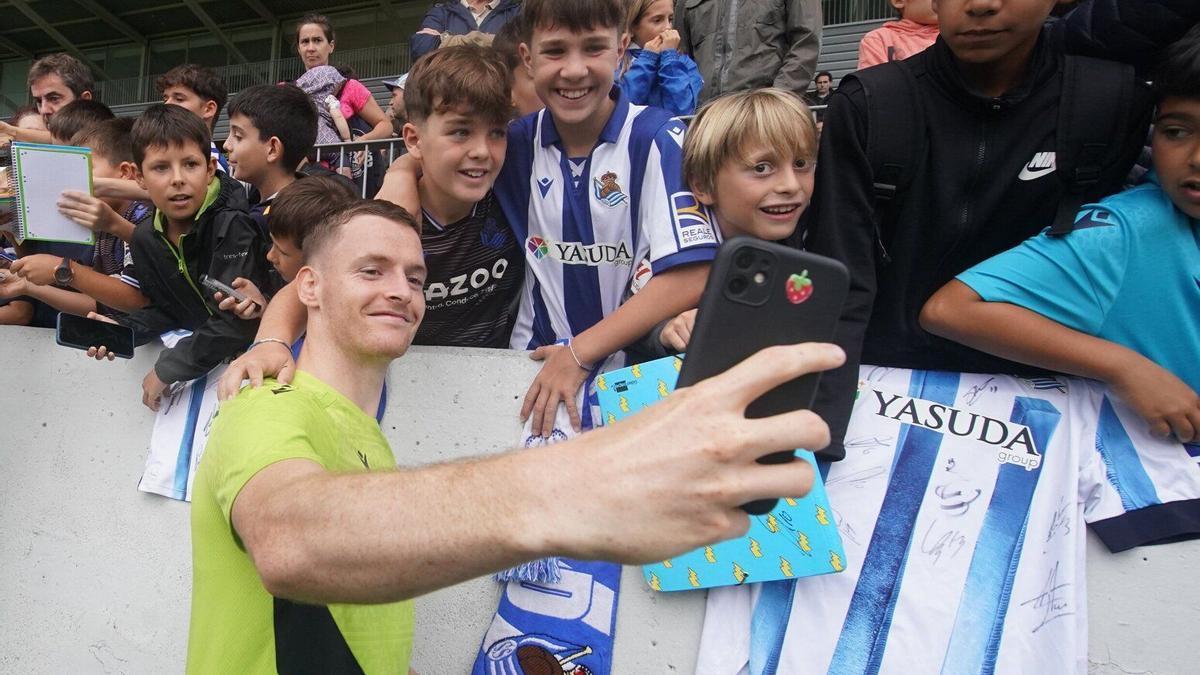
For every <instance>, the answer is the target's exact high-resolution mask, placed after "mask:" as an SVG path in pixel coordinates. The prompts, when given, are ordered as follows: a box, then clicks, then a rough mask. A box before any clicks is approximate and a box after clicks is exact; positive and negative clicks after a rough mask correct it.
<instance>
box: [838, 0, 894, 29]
mask: <svg viewBox="0 0 1200 675" xmlns="http://www.w3.org/2000/svg"><path fill="white" fill-rule="evenodd" d="M821 11H822V13H823V14H824V16H825V25H826V26H832V25H835V24H839V23H857V22H859V21H877V20H879V19H893V18H896V10H895V9H894V8H893V7H892V5H891V3H890V2H888V0H821Z"/></svg>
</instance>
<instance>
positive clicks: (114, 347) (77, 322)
mask: <svg viewBox="0 0 1200 675" xmlns="http://www.w3.org/2000/svg"><path fill="white" fill-rule="evenodd" d="M55 340H56V341H57V342H58V344H60V345H62V346H64V347H74V348H75V349H82V350H84V351H87V350H88V348H90V347H105V348H107V349H108V351H110V352H112V353H113V354H116V355H117V356H119V357H121V358H123V359H132V358H133V329H132V328H126V327H125V326H121V325H118V324H115V323H107V322H105V321H97V320H96V319H85V318H83V317H82V316H75V315H74V314H59V315H58V326H57V331H56V334H55Z"/></svg>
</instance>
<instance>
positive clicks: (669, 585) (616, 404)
mask: <svg viewBox="0 0 1200 675" xmlns="http://www.w3.org/2000/svg"><path fill="white" fill-rule="evenodd" d="M682 364H683V361H682V360H681V359H680V358H679V357H673V356H669V357H667V358H664V359H659V360H657V361H649V362H647V363H642V364H639V365H636V366H631V367H629V368H624V369H621V370H615V371H612V372H608V373H604V374H603V375H601V376H599V377H597V378H596V389H597V396H598V398H599V402H600V409H601V412H602V413H603V414H602V417H603V419H604V420H605V423H606V424H615V423H618V422H620V420H622V419H624V418H626V417H628V416H630V415H632V414H634V413H636V412H638V411H639V410H641V409H643V408H645V407H647V406H649V405H653V404H654V403H657V402H658V401H661V400H662V399H664V398H666V397H667V396H668V395H670V393H671V391H673V390H674V388H675V382H676V380H677V379H678V378H679V371H680V368H681V367H682ZM796 456H797V458H798V459H799V460H802V461H807V462H809V463H810V464H813V465H814V469H815V465H816V460H815V458H814V457H813V454H812V453H810V452H808V451H807V450H797V451H796ZM814 473H815V474H816V475H815V476H814V481H813V488H812V490H811V491H810V492H809V494H808V495H806V496H804V497H788V498H784V499H782V500H780V502H779V504H778V505H777V506H776V508H775V510H774V511H772V512H771V513H769V514H767V515H764V516H752V517H751V518H750V530H749V531H748V532H747V533H746V535H745V536H743V537H741V538H738V539H731V540H729V541H724V542H720V543H716V544H713V545H711V546H705V547H702V548H699V549H696V550H695V551H691V552H689V553H685V554H683V555H681V556H678V557H676V558H672V559H670V560H664V561H662V562H660V563H655V564H653V565H645V566H644V567H643V568H642V572H643V574H644V575H645V578H646V583H647V584H648V585H649V586H650V588H652V589H653V590H655V591H682V590H695V589H700V588H714V587H717V586H733V585H737V584H743V583H757V582H764V581H776V580H779V579H788V578H796V577H806V576H813V575H817V574H832V573H836V572H840V571H842V570H843V569H845V555H846V554H845V551H844V549H843V548H842V540H841V536H840V535H839V534H838V531H837V527H836V520H837V518H836V514H834V512H833V510H832V509H831V508H830V507H829V501H828V499H827V498H826V496H825V486H824V482H823V481H822V480H821V476H820V474H819V473H818V472H814ZM822 551H826V552H827V554H826V553H821V552H822Z"/></svg>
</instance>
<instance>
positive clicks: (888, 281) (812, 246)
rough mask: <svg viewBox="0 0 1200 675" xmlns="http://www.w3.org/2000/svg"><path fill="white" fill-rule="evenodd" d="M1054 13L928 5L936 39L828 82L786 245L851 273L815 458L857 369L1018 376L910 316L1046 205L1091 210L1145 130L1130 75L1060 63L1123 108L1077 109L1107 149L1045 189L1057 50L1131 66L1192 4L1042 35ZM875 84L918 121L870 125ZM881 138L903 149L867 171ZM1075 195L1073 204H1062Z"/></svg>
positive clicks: (875, 109) (1131, 11)
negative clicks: (1099, 128)
mask: <svg viewBox="0 0 1200 675" xmlns="http://www.w3.org/2000/svg"><path fill="white" fill-rule="evenodd" d="M1055 4H1056V0H987V1H986V2H985V1H983V0H935V2H934V6H935V9H936V11H937V14H938V19H939V23H940V24H941V37H940V38H939V39H938V41H937V42H936V43H935V44H934V45H933V46H932V47H930V48H929V49H928V50H926V51H925V52H922V53H920V54H918V55H916V56H913V57H912V58H909V59H907V60H905V61H898V62H893V63H887V64H883V65H880V66H877V67H875V68H871V69H868V70H866V71H863V72H861V73H860V74H859V75H858V76H850V77H848V78H846V79H844V80H843V82H842V85H841V87H840V88H839V89H838V91H837V92H836V93H835V94H834V96H833V98H832V99H831V101H830V106H829V109H828V110H827V112H826V115H825V126H824V131H823V134H822V137H821V148H820V151H819V154H818V160H817V175H816V190H815V194H814V197H813V203H812V206H811V208H810V209H809V211H808V212H807V213H806V214H805V219H804V220H803V221H802V222H801V233H802V234H800V235H799V236H800V237H802V241H803V244H804V246H805V247H806V248H807V249H808V250H810V251H812V252H815V253H819V254H822V255H827V256H830V257H833V258H836V259H838V260H840V261H842V262H843V263H845V264H846V266H847V267H848V268H849V269H850V272H851V290H850V295H849V297H848V299H847V305H846V308H845V309H844V310H843V314H842V317H841V321H840V324H839V327H838V335H837V340H838V342H839V343H840V344H841V346H842V347H843V348H844V349H845V350H846V353H847V360H846V365H845V366H844V367H842V368H840V369H838V370H837V371H833V372H830V373H826V374H825V377H824V378H822V381H821V388H820V392H819V394H818V399H817V403H816V405H814V410H815V411H816V412H817V413H818V414H820V415H821V416H822V417H823V418H824V419H825V420H826V421H827V422H828V423H829V426H830V429H831V431H832V435H833V443H832V444H831V445H830V446H829V448H828V449H827V450H826V451H825V454H826V455H828V456H829V457H830V458H831V459H840V458H841V457H842V456H843V455H844V449H843V447H842V435H843V433H844V431H845V428H846V423H847V421H848V419H849V413H850V407H851V404H852V402H853V399H854V392H855V390H856V385H857V382H858V374H859V371H858V367H859V365H860V363H869V364H872V365H878V366H891V367H902V368H919V369H933V370H952V371H962V372H1016V373H1020V372H1029V367H1028V366H1021V365H1018V364H1014V363H1011V362H1008V361H1004V360H1001V359H998V358H995V357H992V356H988V355H986V354H983V353H981V352H978V351H975V350H972V349H968V348H966V347H963V346H961V345H957V344H955V343H951V342H949V341H947V340H944V339H941V338H938V337H935V336H932V335H930V334H929V333H926V332H925V331H924V330H922V329H921V327H920V325H919V323H918V316H919V314H920V311H921V307H922V306H923V305H924V303H925V301H926V300H927V299H928V298H929V297H930V296H931V295H932V294H933V293H934V292H935V291H936V290H937V289H938V288H940V287H941V286H942V285H944V284H945V283H946V282H948V281H949V280H950V279H952V278H953V277H954V276H955V275H957V274H958V273H960V272H962V271H964V270H965V269H967V268H968V267H971V266H972V265H974V264H976V263H978V262H981V261H983V260H985V259H987V258H989V257H991V256H993V255H995V254H997V253H999V252H1001V251H1004V250H1007V249H1009V248H1011V247H1013V246H1015V245H1016V244H1017V243H1019V242H1021V241H1023V240H1024V239H1026V238H1028V237H1030V236H1032V235H1034V234H1036V233H1037V232H1038V231H1040V230H1041V229H1043V228H1045V227H1046V226H1048V225H1050V224H1051V223H1053V222H1054V221H1055V219H1056V216H1057V215H1058V211H1059V205H1060V202H1063V203H1066V202H1068V201H1071V200H1078V201H1079V203H1082V201H1084V200H1085V198H1086V200H1087V201H1095V200H1098V199H1099V198H1100V197H1102V196H1104V195H1107V194H1111V193H1113V192H1116V191H1118V190H1119V189H1120V188H1121V181H1122V179H1123V178H1124V176H1125V173H1126V171H1127V169H1128V168H1129V165H1131V164H1132V162H1133V159H1134V158H1135V157H1136V154H1137V150H1138V148H1140V147H1141V144H1142V142H1143V140H1144V138H1145V135H1146V130H1147V129H1148V122H1149V114H1150V100H1149V96H1148V94H1147V92H1145V90H1144V88H1143V87H1141V85H1139V84H1138V83H1137V81H1136V78H1135V75H1134V72H1133V69H1127V70H1125V71H1121V69H1120V67H1119V66H1115V65H1113V64H1111V63H1107V64H1106V63H1099V62H1096V61H1090V62H1089V61H1085V60H1079V61H1075V63H1077V64H1082V65H1079V67H1078V69H1077V71H1076V72H1077V73H1082V77H1079V78H1078V79H1079V80H1080V81H1082V83H1083V84H1082V88H1083V89H1084V90H1086V88H1087V87H1088V86H1089V81H1088V80H1089V77H1090V75H1091V74H1092V73H1101V72H1102V73H1106V74H1107V77H1108V79H1109V80H1110V81H1112V80H1118V81H1119V80H1121V79H1122V78H1123V79H1124V82H1123V84H1124V85H1125V86H1126V88H1125V91H1126V92H1128V94H1129V95H1128V96H1122V97H1120V98H1122V99H1124V100H1121V101H1112V102H1111V103H1112V107H1115V106H1116V105H1117V104H1120V105H1122V106H1124V112H1123V114H1122V115H1120V116H1116V117H1114V115H1113V114H1111V113H1110V112H1109V111H1108V110H1107V108H1108V107H1109V106H1107V105H1104V106H1098V107H1097V108H1095V109H1092V108H1088V107H1087V106H1082V107H1083V108H1084V109H1085V110H1087V111H1088V112H1087V113H1085V115H1087V114H1090V113H1091V112H1092V111H1093V110H1094V112H1095V118H1096V119H1095V124H1096V125H1107V126H1108V127H1109V128H1111V129H1112V133H1111V135H1110V136H1109V137H1108V138H1106V139H1105V143H1104V145H1105V146H1106V147H1107V148H1117V149H1118V150H1120V151H1118V152H1113V153H1107V156H1108V157H1109V161H1108V163H1107V165H1105V166H1104V167H1103V168H1104V169H1105V171H1103V172H1102V174H1101V175H1098V176H1095V178H1096V180H1094V181H1093V180H1081V179H1080V176H1079V172H1076V171H1071V172H1069V173H1071V176H1069V177H1068V176H1060V175H1059V174H1065V173H1068V172H1067V171H1065V170H1064V171H1059V172H1056V170H1055V167H1056V162H1055V159H1054V158H1055V153H1056V150H1059V149H1060V148H1062V147H1063V144H1062V142H1061V140H1062V139H1060V138H1059V135H1060V129H1059V123H1060V119H1061V117H1060V107H1065V106H1062V105H1060V104H1062V103H1063V101H1064V100H1065V98H1064V95H1063V92H1064V83H1063V78H1064V72H1069V71H1070V68H1067V67H1065V66H1064V64H1065V63H1067V62H1068V61H1070V60H1071V59H1074V58H1075V57H1071V58H1070V59H1068V57H1065V56H1064V53H1071V54H1078V55H1082V56H1094V57H1103V58H1107V59H1113V60H1120V61H1123V62H1126V63H1130V64H1134V65H1139V66H1140V65H1145V64H1146V62H1148V61H1149V59H1150V58H1151V57H1152V56H1153V55H1154V52H1155V51H1156V50H1157V49H1158V48H1160V47H1163V46H1165V45H1167V44H1169V43H1170V42H1172V41H1173V40H1175V39H1178V38H1179V37H1181V36H1182V35H1183V34H1184V33H1186V32H1187V30H1188V29H1189V28H1190V27H1191V26H1192V25H1193V24H1194V23H1196V21H1197V20H1200V3H1197V2H1194V0H1093V1H1091V2H1085V3H1083V4H1082V5H1080V7H1078V8H1077V9H1076V10H1074V11H1073V12H1072V13H1071V14H1069V15H1067V16H1066V17H1065V18H1063V19H1060V20H1058V21H1055V22H1053V23H1049V24H1046V23H1044V22H1045V20H1046V17H1047V16H1048V15H1049V13H1050V11H1051V9H1053V8H1054V6H1055ZM885 78H889V79H885ZM1096 79H1097V80H1098V79H1099V78H1096ZM881 80H884V82H885V83H889V82H890V83H895V82H900V83H901V84H900V87H901V90H900V93H902V94H906V95H907V99H908V102H911V104H912V106H914V107H918V108H920V113H919V114H910V115H907V116H908V117H909V118H910V119H912V120H919V122H917V123H912V124H906V123H904V122H895V123H893V124H891V125H890V126H883V125H878V126H877V127H876V128H871V127H872V126H873V125H872V120H876V121H878V120H879V119H880V117H881V116H880V115H879V111H880V110H895V109H896V108H897V97H896V96H892V95H883V94H882V92H881V89H880V88H873V85H872V83H879V82H880V81H881ZM905 83H906V84H905ZM887 89H890V90H894V89H895V88H894V87H892V86H889V87H887ZM1105 103H1108V102H1105ZM902 105H903V103H902ZM1100 108H1103V109H1100ZM1084 119H1085V122H1084V123H1083V124H1077V123H1072V124H1069V125H1068V128H1065V129H1063V130H1062V131H1061V133H1063V134H1066V133H1072V134H1078V133H1079V132H1081V131H1087V130H1088V127H1090V126H1092V125H1091V124H1090V122H1091V119H1090V118H1089V117H1085V118H1084ZM914 126H915V127H918V128H910V127H914ZM879 127H883V128H879ZM1084 135H1086V134H1084ZM897 137H899V138H905V139H906V138H911V139H912V140H911V141H910V142H908V143H907V145H906V146H905V144H903V143H902V144H900V145H901V147H907V148H909V150H910V152H909V153H908V155H907V156H903V157H901V158H900V160H899V161H898V162H890V163H889V162H878V158H879V157H880V151H879V147H880V146H882V145H888V144H889V143H890V144H891V145H895V142H894V141H889V140H885V139H894V138H897ZM1088 149H1089V150H1095V148H1090V147H1089V148H1088ZM1125 149H1128V152H1124V150H1125ZM900 154H901V155H903V154H904V153H900ZM1080 161H1084V162H1085V163H1086V160H1080ZM1065 164H1066V162H1064V161H1062V160H1059V161H1058V162H1057V165H1058V167H1059V168H1063V167H1064V166H1065ZM1122 165H1123V166H1122ZM1080 166H1081V165H1080V164H1077V165H1076V167H1074V168H1079V167H1080ZM1088 168H1091V165H1089V167H1088ZM1086 178H1092V177H1091V176H1087V177H1086ZM1081 186H1082V188H1083V189H1084V191H1085V192H1086V194H1083V193H1080V194H1074V195H1072V194H1069V193H1071V192H1072V191H1077V190H1079V189H1080V188H1081Z"/></svg>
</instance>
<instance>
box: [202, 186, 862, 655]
mask: <svg viewBox="0 0 1200 675" xmlns="http://www.w3.org/2000/svg"><path fill="white" fill-rule="evenodd" d="M304 257H305V260H304V262H305V266H304V267H302V268H301V270H300V272H299V273H298V274H297V277H296V280H295V281H294V282H293V284H292V285H293V286H294V290H295V292H296V293H297V294H298V295H299V297H300V300H301V301H302V302H303V303H304V304H305V305H306V306H307V307H308V324H307V328H308V330H307V337H306V339H305V343H304V347H303V350H302V351H301V353H300V358H299V360H298V362H297V364H296V365H297V368H298V372H297V373H296V375H295V378H294V380H293V382H292V383H291V384H290V385H280V384H279V383H278V382H275V381H271V380H268V381H266V382H264V383H263V384H264V385H265V386H263V387H260V388H256V389H247V390H244V391H243V392H242V393H241V394H240V395H239V396H238V397H237V398H236V399H234V400H233V401H231V402H228V403H226V404H224V405H223V407H222V408H221V412H220V414H219V415H218V417H217V419H216V421H215V422H214V427H213V430H212V433H211V434H210V437H209V442H208V447H207V449H206V451H205V454H204V457H203V458H202V460H201V462H200V469H199V472H198V474H197V476H196V482H195V486H194V493H193V503H192V546H193V554H192V556H193V575H194V576H193V584H192V593H193V599H192V621H191V630H190V635H189V644H188V668H187V669H188V672H189V673H196V674H199V673H203V674H207V673H226V672H237V673H272V672H279V673H292V672H301V671H302V672H320V673H345V672H361V673H367V674H370V673H406V672H407V671H408V660H409V654H410V651H411V645H412V630H413V618H412V605H411V600H410V599H411V598H413V597H415V596H417V595H420V594H422V593H427V592H429V591H432V590H436V589H438V588H442V587H445V586H449V585H451V584H455V583H458V582H460V581H464V580H467V579H470V578H473V577H477V576H481V575H484V574H487V573H489V572H494V571H496V570H500V569H504V568H507V567H511V566H513V565H515V564H518V563H521V562H525V561H528V560H532V559H535V558H540V557H543V556H548V555H558V556H567V557H572V558H581V559H605V560H613V561H616V562H623V563H629V564H640V563H644V562H649V561H653V560H662V559H664V558H667V557H670V556H673V555H676V554H679V553H682V552H684V551H687V550H691V549H693V548H696V547H697V546H701V545H704V544H708V543H712V542H715V541H719V540H722V539H727V538H729V537H734V536H739V535H741V534H743V533H744V532H745V531H746V529H747V527H748V525H749V521H748V517H747V516H746V514H745V513H744V512H743V511H741V510H740V509H739V508H738V505H739V504H743V503H745V502H748V501H751V500H754V499H762V498H774V497H778V496H781V495H796V494H803V493H804V492H806V491H807V490H808V487H809V486H810V485H811V481H812V474H811V469H809V467H808V465H807V464H806V463H802V462H796V463H792V464H780V465H773V466H765V465H760V464H758V463H757V462H756V461H755V460H756V459H757V458H758V457H760V456H762V455H763V454H766V453H769V452H773V451H778V450H785V449H791V448H796V447H806V448H820V447H822V446H824V444H825V443H827V442H828V438H829V431H828V428H827V427H826V426H825V424H824V423H823V422H821V420H820V419H819V418H817V417H816V416H815V415H813V414H812V413H810V412H808V411H798V412H794V413H788V414H785V415H779V416H776V417H772V418H766V419H755V420H747V419H746V418H745V408H746V405H747V404H749V403H750V402H751V401H753V400H754V399H755V398H757V397H758V396H760V395H761V394H762V393H764V392H765V391H767V390H768V389H770V388H772V387H774V386H776V385H778V384H780V383H783V382H786V381H788V380H791V379H793V378H795V377H798V376H800V375H802V374H804V373H807V372H812V371H815V370H824V369H828V368H831V367H834V366H836V365H838V364H839V363H841V360H842V358H843V355H842V353H841V351H840V350H839V349H837V348H836V347H833V346H831V345H814V344H806V345H796V346H791V347H777V348H773V349H769V350H764V351H763V352H762V353H760V354H758V355H756V356H754V357H751V358H750V359H747V361H746V362H745V363H743V364H741V365H740V366H738V367H736V368H734V369H732V370H730V371H729V372H728V373H725V374H723V375H721V376H719V377H716V378H712V379H711V380H708V381H706V382H702V383H700V384H698V385H696V386H694V387H690V388H688V389H686V390H684V391H681V392H678V393H676V394H674V395H672V396H671V397H669V398H668V399H667V400H665V401H663V402H661V403H660V404H658V405H657V406H655V407H654V408H651V409H649V410H647V411H646V412H644V413H642V414H639V415H636V416H634V417H633V418H631V419H629V420H628V421H626V422H623V423H621V424H620V425H616V426H614V427H611V428H605V429H601V430H597V431H594V432H591V433H588V434H585V435H583V436H581V437H579V438H577V439H574V440H572V441H569V442H568V443H566V444H560V445H562V446H563V447H559V446H555V447H544V448H532V449H527V450H523V451H520V452H513V453H507V454H503V455H498V456H494V457H488V458H482V459H477V460H472V461H465V462H455V463H451V464H438V465H432V466H427V467H423V468H419V469H399V470H398V469H396V468H395V461H394V459H393V456H392V453H391V450H390V449H389V448H388V445H387V442H386V441H385V440H384V438H383V436H382V435H381V433H380V432H379V428H378V426H377V425H376V423H375V421H374V419H373V418H372V417H371V414H370V413H369V412H367V411H371V412H373V411H375V410H376V407H377V406H378V404H379V397H380V392H381V391H382V388H383V380H384V375H385V374H386V372H387V367H388V364H389V363H391V361H392V360H393V359H395V358H398V357H399V356H401V355H402V354H403V353H404V352H405V351H406V350H407V348H408V345H409V344H410V343H411V341H412V337H413V335H414V334H415V333H416V329H417V326H418V325H419V323H420V321H421V317H422V315H423V314H424V309H425V301H424V294H423V291H422V285H423V283H424V281H425V266H424V262H423V257H422V252H421V243H420V237H419V233H418V228H417V225H416V224H415V222H414V221H413V219H412V217H411V216H409V214H408V212H406V211H404V210H403V209H401V208H399V207H396V206H393V205H391V204H389V203H387V202H380V201H374V202H367V201H363V202H356V203H354V204H353V205H351V206H350V207H349V208H347V209H346V210H345V211H344V212H343V213H342V214H340V215H339V216H337V217H334V218H332V219H330V220H329V221H327V222H323V223H321V224H319V225H317V226H316V228H315V230H314V232H313V233H312V234H310V235H309V238H308V239H307V240H306V242H305V245H304ZM664 438H670V439H671V443H669V444H664V443H663V441H662V439H664ZM650 447H654V448H656V450H655V451H654V452H647V451H646V448H650ZM546 475H553V476H555V477H556V480H554V481H551V484H550V485H547V484H546V481H545V480H543V478H544V476H546ZM522 485H538V486H539V487H538V489H537V490H522V489H520V487H519V486H522ZM514 486H516V487H514ZM450 512H453V513H455V514H456V515H457V516H459V517H458V518H455V519H454V520H455V522H456V523H457V525H456V527H455V528H453V529H446V528H445V526H444V522H445V519H444V515H445V514H446V513H450Z"/></svg>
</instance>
